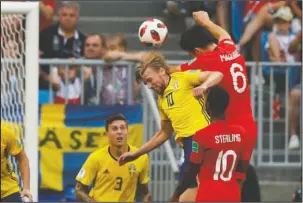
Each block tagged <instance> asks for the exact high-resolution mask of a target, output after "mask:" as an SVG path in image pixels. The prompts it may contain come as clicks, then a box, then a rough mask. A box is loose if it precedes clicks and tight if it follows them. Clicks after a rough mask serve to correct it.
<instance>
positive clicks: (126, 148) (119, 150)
mask: <svg viewBox="0 0 303 203" xmlns="http://www.w3.org/2000/svg"><path fill="white" fill-rule="evenodd" d="M109 151H110V153H111V155H112V156H114V157H115V158H116V159H118V158H119V157H120V156H121V155H122V154H123V153H125V152H128V151H129V146H128V145H125V146H121V147H117V146H112V145H111V146H110V147H109Z"/></svg>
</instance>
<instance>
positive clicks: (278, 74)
mask: <svg viewBox="0 0 303 203" xmlns="http://www.w3.org/2000/svg"><path fill="white" fill-rule="evenodd" d="M273 18H274V24H273V25H274V27H275V30H273V32H271V33H270V34H269V36H268V42H267V43H266V45H265V48H266V50H267V51H268V56H269V59H270V61H273V62H295V60H296V56H295V55H293V54H290V53H289V52H288V47H289V45H290V42H291V41H292V40H293V39H294V38H295V36H296V35H295V34H294V33H292V32H291V31H290V25H291V21H292V18H293V14H292V12H291V10H290V8H289V7H281V8H280V9H279V10H278V11H277V12H276V13H275V14H274V15H273ZM293 70H294V69H290V72H291V74H293ZM285 74H286V72H285V69H282V70H279V69H274V79H275V84H276V88H275V93H276V95H275V98H274V104H273V105H274V106H273V108H274V119H279V118H280V116H279V110H280V107H279V106H280V99H279V98H280V94H281V93H283V92H284V91H285V79H286V75H285ZM264 78H265V81H266V82H267V83H269V82H270V75H269V74H268V73H266V74H264ZM290 81H291V83H293V80H292V79H290Z"/></svg>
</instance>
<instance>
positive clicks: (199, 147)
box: [190, 121, 250, 187]
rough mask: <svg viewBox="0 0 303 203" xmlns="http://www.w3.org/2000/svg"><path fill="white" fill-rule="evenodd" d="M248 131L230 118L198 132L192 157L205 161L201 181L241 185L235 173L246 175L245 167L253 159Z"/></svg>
mask: <svg viewBox="0 0 303 203" xmlns="http://www.w3.org/2000/svg"><path fill="white" fill-rule="evenodd" d="M245 133H246V132H245V130H244V128H243V127H242V126H239V125H231V124H229V123H228V122H227V121H216V122H214V123H212V124H211V125H209V126H207V127H206V128H204V129H201V130H199V131H197V132H196V134H195V135H194V137H193V142H192V152H191V157H190V160H191V161H192V162H193V163H196V164H202V165H201V168H200V173H199V180H200V184H203V182H207V183H210V182H211V183H214V184H215V185H217V186H216V187H218V185H222V184H223V185H225V183H228V184H229V185H236V186H237V182H236V177H235V174H236V173H238V174H243V176H245V173H246V167H245V166H247V165H248V162H249V159H250V157H249V154H248V153H246V150H245V145H246V143H245V142H244V139H245ZM238 174H237V175H238ZM238 177H239V175H238V176H237V178H238Z"/></svg>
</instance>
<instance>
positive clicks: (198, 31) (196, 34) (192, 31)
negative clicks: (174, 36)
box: [180, 25, 218, 51]
mask: <svg viewBox="0 0 303 203" xmlns="http://www.w3.org/2000/svg"><path fill="white" fill-rule="evenodd" d="M212 43H215V44H217V43H218V40H217V39H216V38H215V37H214V36H213V35H212V34H211V33H210V32H209V31H208V30H207V29H206V28H205V27H202V26H200V25H194V26H192V27H191V28H189V29H188V30H186V31H185V32H184V33H183V34H182V36H181V40H180V46H181V49H183V50H185V51H193V50H194V49H195V48H206V47H207V46H208V45H210V44H212Z"/></svg>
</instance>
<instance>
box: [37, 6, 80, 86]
mask: <svg viewBox="0 0 303 203" xmlns="http://www.w3.org/2000/svg"><path fill="white" fill-rule="evenodd" d="M79 9H80V7H79V4H78V3H76V2H71V1H63V2H62V3H61V4H60V6H59V10H58V15H59V22H58V23H57V24H55V25H52V26H50V27H48V28H45V29H44V30H42V31H41V32H40V38H39V46H40V56H41V58H62V57H63V56H64V55H73V56H75V57H76V58H78V57H81V56H83V50H84V41H85V36H84V35H83V34H82V33H81V32H80V31H79V30H77V28H76V25H77V22H78V18H79ZM42 70H43V72H44V73H46V74H49V67H48V66H43V67H42ZM39 87H40V89H48V81H47V80H45V79H44V78H43V77H40V79H39Z"/></svg>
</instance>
